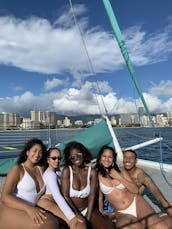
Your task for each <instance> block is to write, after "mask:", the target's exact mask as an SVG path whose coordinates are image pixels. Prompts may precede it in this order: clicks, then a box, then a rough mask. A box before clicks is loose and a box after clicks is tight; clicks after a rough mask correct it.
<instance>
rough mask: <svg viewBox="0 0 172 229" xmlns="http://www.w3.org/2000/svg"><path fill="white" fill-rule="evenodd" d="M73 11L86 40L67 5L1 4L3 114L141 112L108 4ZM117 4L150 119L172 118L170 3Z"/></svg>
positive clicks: (86, 4) (93, 0)
mask: <svg viewBox="0 0 172 229" xmlns="http://www.w3.org/2000/svg"><path fill="white" fill-rule="evenodd" d="M72 3H73V9H74V12H75V17H76V19H77V24H78V25H79V29H80V31H81V33H82V37H81V35H80V32H79V29H78V26H76V25H75V23H74V19H73V17H72V13H71V9H70V7H69V1H68V0H50V1H47V0H36V1H33V0H30V1H23V0H14V1H11V0H1V1H0V78H1V84H0V112H3V111H4V112H16V113H20V114H27V113H28V114H29V111H30V110H33V109H38V110H42V111H46V110H49V111H55V112H57V113H59V114H66V115H78V114H97V113H99V107H98V105H97V101H99V106H100V110H101V113H103V112H104V110H103V107H102V104H103V103H102V99H103V102H104V104H105V106H106V109H107V111H108V112H109V113H110V114H113V113H126V112H135V110H136V107H138V106H142V105H141V102H140V100H139V99H138V96H137V92H136V90H135V89H134V86H133V83H132V80H131V76H130V75H129V73H128V70H127V67H126V65H125V63H124V60H123V58H122V55H121V52H120V50H119V47H118V45H117V42H116V40H115V37H114V35H113V32H112V28H111V25H110V22H109V20H108V17H107V15H106V12H105V9H104V6H103V2H102V1H101V0H80V1H79V0H73V1H72ZM111 4H112V7H113V9H114V12H115V15H116V17H117V20H118V24H119V26H120V29H121V32H122V35H123V39H124V41H125V44H126V47H127V49H128V52H129V55H130V58H131V60H132V63H133V66H134V70H135V73H136V76H137V79H138V81H139V82H140V85H141V88H142V91H143V94H144V97H145V99H146V102H147V104H148V107H149V109H150V111H151V112H172V89H171V88H172V67H171V65H172V39H171V38H172V1H171V0H158V1H156V0H151V1H150V0H144V1H142V0H128V1H125V0H111ZM85 47H86V48H85ZM86 52H87V53H88V55H86ZM90 66H91V67H90ZM96 82H98V87H99V89H100V90H101V96H100V93H99V92H98V89H97V84H96Z"/></svg>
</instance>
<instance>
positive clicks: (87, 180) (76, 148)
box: [61, 142, 114, 229]
mask: <svg viewBox="0 0 172 229" xmlns="http://www.w3.org/2000/svg"><path fill="white" fill-rule="evenodd" d="M64 156H65V167H64V168H63V170H62V177H61V183H62V184H61V186H62V193H63V195H64V197H65V199H66V200H67V202H68V204H69V205H70V207H71V208H72V209H73V211H74V212H75V214H76V215H78V216H80V217H81V218H83V219H85V221H86V222H87V223H88V225H91V226H92V228H93V229H105V228H108V229H111V228H114V226H113V224H112V222H111V221H110V220H109V219H107V220H106V219H105V218H104V216H103V215H102V214H101V213H100V212H99V211H98V209H96V208H95V197H96V192H97V188H98V180H97V172H96V170H95V169H94V168H91V167H90V166H87V165H86V164H87V163H89V162H90V161H91V154H90V152H89V151H88V150H87V148H86V147H85V146H84V145H82V144H81V143H79V142H70V143H68V144H67V145H66V147H65V149H64ZM88 225H87V226H88ZM88 227H89V226H88Z"/></svg>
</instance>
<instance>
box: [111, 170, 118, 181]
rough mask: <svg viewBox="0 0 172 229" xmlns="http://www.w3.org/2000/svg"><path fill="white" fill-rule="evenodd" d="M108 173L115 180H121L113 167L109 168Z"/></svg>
mask: <svg viewBox="0 0 172 229" xmlns="http://www.w3.org/2000/svg"><path fill="white" fill-rule="evenodd" d="M109 175H110V176H111V177H112V178H114V179H116V180H119V181H120V180H121V174H120V173H119V172H117V171H116V170H115V169H111V171H110V173H109Z"/></svg>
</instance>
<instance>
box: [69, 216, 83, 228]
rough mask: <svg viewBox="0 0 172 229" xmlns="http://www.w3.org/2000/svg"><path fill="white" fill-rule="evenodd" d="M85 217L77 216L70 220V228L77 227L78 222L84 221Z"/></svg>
mask: <svg viewBox="0 0 172 229" xmlns="http://www.w3.org/2000/svg"><path fill="white" fill-rule="evenodd" d="M84 221H85V219H84V218H83V217H82V216H80V217H79V216H75V217H74V218H73V219H71V220H70V222H69V227H70V229H76V228H77V224H78V223H84Z"/></svg>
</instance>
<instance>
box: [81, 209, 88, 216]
mask: <svg viewBox="0 0 172 229" xmlns="http://www.w3.org/2000/svg"><path fill="white" fill-rule="evenodd" d="M86 213H87V208H85V209H84V210H82V212H81V214H82V215H83V216H85V215H86Z"/></svg>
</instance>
